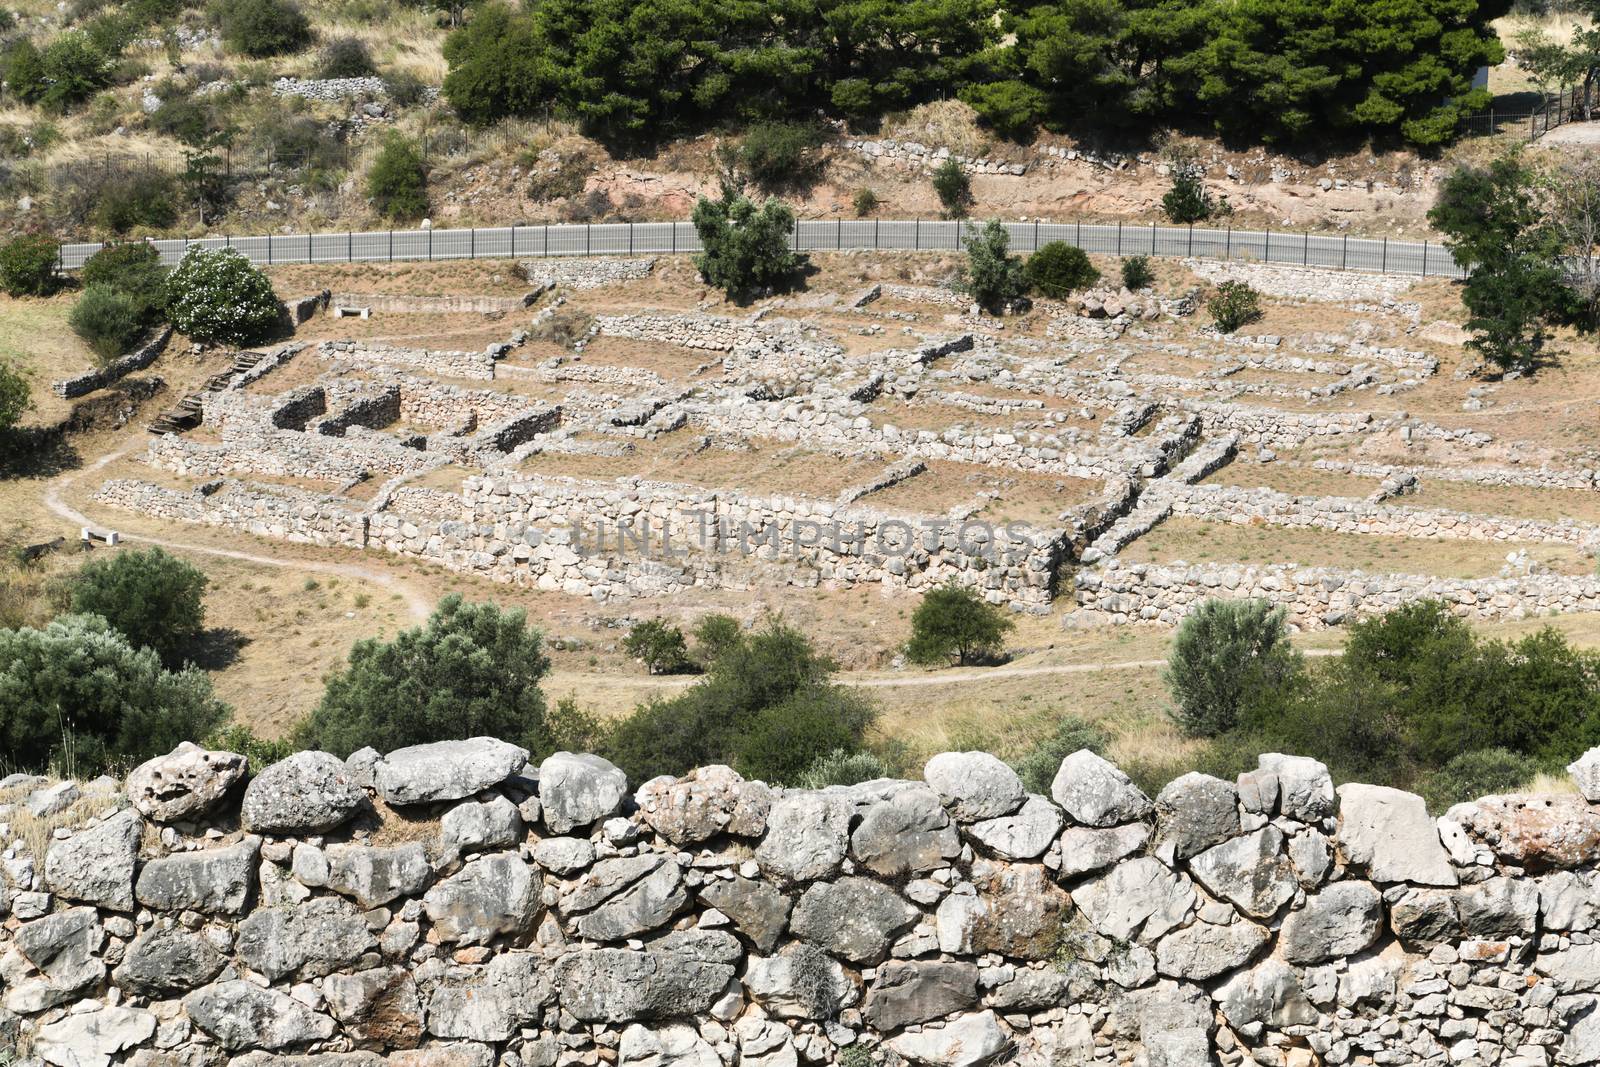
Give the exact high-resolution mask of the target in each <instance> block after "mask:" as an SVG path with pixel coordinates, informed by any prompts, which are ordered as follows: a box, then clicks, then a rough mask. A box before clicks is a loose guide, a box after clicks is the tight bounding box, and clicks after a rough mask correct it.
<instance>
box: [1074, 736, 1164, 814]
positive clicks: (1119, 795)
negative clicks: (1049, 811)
mask: <svg viewBox="0 0 1600 1067" xmlns="http://www.w3.org/2000/svg"><path fill="white" fill-rule="evenodd" d="M1050 795H1051V797H1053V798H1054V799H1055V802H1056V803H1057V804H1059V805H1061V807H1062V808H1063V809H1064V810H1065V811H1066V813H1067V815H1068V816H1069V817H1070V818H1071V819H1072V820H1073V821H1074V822H1077V823H1080V824H1082V825H1084V826H1101V827H1104V826H1115V825H1117V824H1118V823H1125V822H1133V821H1134V820H1135V819H1142V818H1144V817H1145V816H1146V815H1148V814H1150V811H1151V804H1150V798H1149V797H1147V796H1145V795H1144V793H1142V792H1140V790H1139V787H1138V786H1136V785H1134V784H1133V782H1132V781H1130V780H1129V778H1128V776H1127V775H1126V774H1123V773H1122V771H1120V770H1118V769H1117V768H1116V767H1115V766H1113V765H1112V764H1110V763H1108V762H1106V761H1105V760H1103V759H1101V758H1100V757H1099V756H1097V755H1095V754H1094V753H1093V752H1090V751H1089V750H1088V749H1086V748H1081V749H1079V750H1078V751H1076V752H1074V753H1073V754H1072V755H1070V756H1068V757H1067V758H1066V759H1064V760H1062V761H1061V769H1060V770H1058V771H1057V772H1056V777H1055V781H1054V782H1052V783H1051V784H1050Z"/></svg>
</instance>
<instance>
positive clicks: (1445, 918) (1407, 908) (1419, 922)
mask: <svg viewBox="0 0 1600 1067" xmlns="http://www.w3.org/2000/svg"><path fill="white" fill-rule="evenodd" d="M1460 926H1461V920H1460V917H1459V916H1458V915H1457V914H1456V903H1455V896H1454V894H1452V893H1450V892H1448V891H1446V890H1443V889H1408V890H1406V892H1405V893H1404V894H1403V895H1402V896H1400V897H1399V898H1398V899H1396V900H1395V901H1394V902H1393V903H1392V904H1390V905H1389V928H1390V929H1391V930H1393V931H1394V936H1395V937H1397V938H1399V939H1400V943H1401V944H1402V945H1404V946H1405V947H1406V948H1408V949H1411V950H1413V951H1418V950H1428V949H1431V948H1433V947H1434V946H1435V945H1440V944H1443V943H1445V942H1447V941H1452V940H1454V939H1455V937H1456V935H1457V934H1458V933H1459V931H1460Z"/></svg>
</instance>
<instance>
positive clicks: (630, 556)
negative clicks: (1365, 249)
mask: <svg viewBox="0 0 1600 1067" xmlns="http://www.w3.org/2000/svg"><path fill="white" fill-rule="evenodd" d="M674 262H675V261H673V260H667V259H663V260H661V261H659V262H658V261H655V260H651V259H624V258H597V259H554V260H534V261H528V262H526V263H523V264H522V271H523V276H524V277H526V278H527V281H528V285H529V286H530V288H529V290H528V291H527V292H526V293H525V294H524V295H522V296H520V297H471V296H454V297H452V296H434V297H427V296H405V295H399V294H394V293H382V292H371V293H362V292H340V293H324V294H322V296H321V297H320V298H312V299H310V300H307V301H301V302H299V303H298V304H297V310H296V314H297V315H298V316H303V317H305V318H306V321H305V322H303V323H302V324H301V326H300V329H299V331H298V332H297V334H296V336H295V337H294V338H293V339H292V340H290V341H288V342H285V343H283V344H280V345H277V346H275V347H272V348H269V349H265V350H263V351H261V352H254V353H243V354H240V356H239V357H238V360H237V361H236V362H235V364H234V368H235V369H234V370H233V371H232V372H229V373H224V374H221V375H218V376H217V377H216V378H214V379H213V380H212V382H211V383H210V387H209V388H208V391H206V392H204V393H203V394H197V395H196V396H194V397H190V398H187V399H186V400H185V402H184V404H183V405H180V407H179V408H176V409H174V410H173V411H172V412H170V413H169V417H166V418H163V419H162V420H159V421H158V422H157V423H156V424H155V425H154V426H153V427H152V429H153V431H154V436H152V438H151V439H150V441H149V443H148V447H147V448H145V449H144V450H143V452H142V454H141V455H139V456H138V458H137V462H130V463H125V464H122V465H121V466H119V467H117V468H115V469H114V470H113V471H111V472H108V473H109V474H110V476H109V477H107V478H105V479H104V480H103V482H102V483H101V484H100V485H99V486H98V491H97V492H96V494H95V496H94V503H96V504H97V505H108V506H109V507H110V508H113V509H117V511H118V512H121V513H124V514H139V515H142V516H146V517H154V518H157V519H162V520H172V521H176V522H184V523H194V524H200V525H206V526H211V527H216V528H220V529H226V530H231V531H238V532H241V533H247V534H251V535H256V536H260V537H265V538H270V539H280V540H287V541H293V542H299V543H305V544H311V545H319V546H336V547H339V548H344V549H354V550H370V551H373V552H382V553H389V554H393V555H395V556H402V557H407V558H410V559H415V560H418V561H421V562H424V563H428V564H434V565H438V566H441V567H444V568H448V569H449V570H451V571H454V572H457V573H460V574H465V575H474V576H479V577H483V578H487V579H491V580H493V581H496V582H505V583H518V584H523V585H527V586H529V587H533V588H537V589H542V590H551V591H559V592H563V593H567V594H571V595H572V596H575V597H583V598H588V599H590V600H592V601H595V602H599V603H602V604H628V603H630V602H634V601H639V602H641V603H644V604H648V602H649V601H650V600H651V599H652V598H661V597H665V596H672V595H677V594H680V593H683V592H685V591H688V590H693V589H697V588H699V589H730V590H748V589H757V588H763V587H780V588H781V587H790V588H802V589H804V588H816V587H822V588H849V587H854V586H872V587H875V588H881V589H883V590H885V591H887V592H892V591H901V590H906V591H911V592H913V593H917V592H924V591H926V590H928V589H929V588H932V587H934V586H937V585H939V584H942V583H945V582H951V581H954V582H957V583H960V584H963V585H966V586H969V587H972V588H975V589H977V590H980V591H981V592H982V594H983V596H984V597H985V598H986V599H987V600H989V601H990V602H991V603H994V604H997V605H1005V606H1007V607H1009V608H1011V609H1012V610H1015V611H1019V612H1033V613H1039V614H1045V613H1049V612H1051V611H1053V610H1054V611H1060V613H1061V614H1062V615H1063V616H1064V618H1065V620H1066V621H1067V623H1068V624H1069V625H1088V624H1099V623H1128V622H1154V623H1164V624H1171V623H1174V622H1176V621H1177V620H1178V619H1179V618H1181V617H1182V615H1183V614H1184V613H1185V612H1186V611H1187V610H1188V609H1189V608H1190V607H1191V606H1192V605H1194V604H1196V603H1199V602H1200V601H1202V600H1204V599H1206V598H1208V597H1215V596H1232V597H1258V598H1264V599H1267V600H1270V601H1272V602H1274V603H1276V604H1280V605H1282V606H1283V607H1284V608H1285V609H1286V611H1287V612H1288V614H1289V616H1290V618H1291V621H1292V623H1293V624H1294V625H1295V626H1297V627H1300V628H1303V629H1304V628H1319V627H1325V626H1330V625H1337V624H1339V623H1342V622H1344V621H1347V620H1349V619H1352V618H1356V617H1359V616H1363V615H1370V614H1375V613H1381V612H1383V611H1386V610H1388V609H1390V608H1392V607H1394V606H1395V605H1397V604H1399V603H1402V602H1404V601H1407V600H1410V599H1415V598H1417V597H1430V598H1437V599H1441V600H1443V601H1445V602H1447V603H1448V604H1450V605H1451V606H1452V609H1453V610H1455V611H1457V612H1458V613H1460V614H1462V615H1463V616H1467V617H1470V618H1475V619H1483V620H1495V619H1515V618H1521V617H1525V616H1533V615H1547V614H1552V613H1557V612H1563V613H1565V612H1582V611H1594V610H1597V609H1600V579H1597V578H1596V577H1595V574H1594V561H1593V555H1594V549H1595V546H1596V544H1597V543H1600V510H1597V509H1595V508H1594V507H1593V506H1592V503H1591V499H1592V498H1593V496H1594V490H1595V488H1596V485H1595V478H1596V471H1595V467H1596V464H1595V461H1594V459H1593V457H1592V456H1586V455H1585V454H1583V453H1581V452H1578V451H1574V450H1573V449H1571V448H1568V447H1564V446H1562V445H1561V444H1559V443H1552V442H1551V441H1548V440H1544V439H1520V438H1519V436H1518V431H1517V430H1516V429H1515V428H1513V429H1512V431H1511V432H1509V433H1508V432H1506V431H1505V430H1503V429H1501V427H1504V426H1507V425H1510V424H1508V423H1507V422H1506V420H1505V419H1503V418H1490V416H1491V415H1498V414H1499V413H1498V412H1495V411H1494V410H1493V405H1494V403H1495V401H1494V399H1493V392H1494V387H1493V386H1487V387H1477V388H1474V389H1473V390H1472V391H1471V395H1470V397H1469V399H1468V400H1467V401H1466V403H1465V404H1462V405H1458V410H1456V411H1454V412H1451V413H1450V417H1449V418H1442V417H1440V416H1439V415H1438V414H1437V412H1436V411H1434V410H1430V411H1429V414H1428V416H1427V417H1424V416H1421V415H1417V414H1413V413H1411V412H1409V411H1408V410H1407V409H1406V403H1407V401H1408V398H1412V397H1415V396H1418V395H1420V394H1421V392H1422V391H1425V390H1428V389H1434V388H1439V387H1440V385H1441V379H1443V378H1445V377H1446V376H1449V375H1452V374H1453V375H1455V380H1461V379H1462V378H1463V376H1464V373H1465V372H1464V371H1463V370H1461V369H1460V367H1461V366H1462V365H1463V360H1464V358H1465V357H1464V353H1463V350H1462V348H1461V341H1462V339H1463V334H1462V331H1461V330H1460V329H1459V327H1457V326H1455V325H1453V324H1451V323H1449V322H1446V321H1441V320H1437V319H1430V318H1429V316H1425V315H1424V313H1423V304H1422V302H1420V301H1419V300H1414V299H1411V298H1410V293H1409V292H1408V290H1409V289H1411V288H1412V287H1413V286H1415V285H1417V284H1420V283H1419V282H1418V280H1417V279H1413V278H1407V277H1401V276H1395V275H1367V274H1360V273H1355V272H1340V271H1327V270H1314V269H1313V270H1302V269H1296V268H1290V267H1283V266H1264V265H1259V264H1252V263H1244V262H1233V263H1220V262H1210V261H1201V260H1190V261H1183V262H1182V263H1181V264H1180V263H1172V264H1170V265H1169V266H1170V268H1171V270H1170V272H1169V277H1168V278H1167V279H1166V281H1165V282H1164V283H1163V284H1162V285H1161V286H1158V287H1157V289H1153V290H1149V289H1147V290H1144V291H1142V292H1139V293H1130V292H1128V291H1126V290H1118V289H1116V288H1115V287H1102V288H1099V289H1095V290H1092V291H1090V292H1088V293H1086V294H1082V295H1080V296H1079V297H1075V298H1073V299H1072V300H1070V301H1065V302H1059V301H1049V300H1040V301H1039V302H1038V303H1037V304H1036V305H1035V306H1034V308H1033V309H1032V311H1031V312H1030V313H1029V314H1028V315H1027V316H1026V317H1025V318H1023V319H1014V318H1002V319H996V318H994V317H991V316H987V315H979V314H977V313H976V312H975V310H974V309H972V308H971V307H969V306H968V300H967V298H966V297H964V296H962V295H961V294H960V293H958V292H956V291H954V290H953V289H952V288H950V287H948V286H946V285H941V284H938V283H937V280H936V279H931V278H927V277H924V276H923V275H924V274H925V273H926V272H921V273H919V271H918V270H917V269H915V268H912V269H902V270H901V272H900V274H899V275H897V276H895V277H894V278H891V277H889V276H888V273H887V272H880V274H881V275H882V276H881V277H880V279H879V280H872V281H869V282H868V283H866V284H863V285H861V286H860V287H857V288H849V287H846V286H843V285H837V284H836V285H833V286H832V287H829V286H827V285H818V286H814V287H812V288H811V289H809V290H807V291H805V292H803V293H800V294H798V295H792V296H789V297H785V298H778V299H770V300H765V301H761V302H760V303H759V305H758V306H756V307H755V308H753V309H749V310H741V309H738V308H736V307H733V306H731V305H721V306H716V307H713V306H712V304H711V302H710V301H708V300H707V299H705V296H704V293H703V291H702V290H698V289H696V290H693V291H692V295H686V293H685V291H684V287H683V286H679V287H678V288H673V287H671V286H668V285H666V284H664V283H663V282H662V281H661V274H662V268H663V265H665V264H672V263H674ZM913 262H914V260H913ZM677 265H678V266H682V264H681V263H678V264H677ZM861 276H862V277H867V275H866V274H863V275H861ZM1228 279H1236V280H1242V281H1246V282H1248V283H1250V284H1251V285H1253V286H1254V287H1255V288H1256V289H1257V290H1259V291H1260V292H1261V293H1262V294H1263V296H1264V298H1265V299H1266V300H1267V301H1268V302H1269V305H1270V306H1273V307H1277V308H1279V309H1284V310H1285V311H1286V312H1288V313H1291V314H1286V316H1285V321H1291V322H1293V323H1295V324H1300V323H1308V324H1311V325H1306V326H1300V327H1299V328H1298V329H1296V330H1295V331H1294V332H1289V331H1288V330H1283V329H1280V330H1279V331H1278V332H1267V331H1266V329H1265V328H1263V327H1261V326H1259V325H1258V326H1254V327H1246V328H1245V329H1243V330H1241V331H1239V332H1236V333H1233V334H1222V333H1219V332H1217V330H1215V329H1214V328H1213V327H1212V326H1211V325H1210V323H1209V322H1208V321H1207V319H1206V316H1205V314H1204V309H1203V308H1202V307H1198V306H1197V304H1198V303H1199V301H1198V299H1197V295H1198V294H1199V293H1200V292H1201V289H1202V287H1203V286H1206V285H1213V284H1215V283H1217V282H1220V281H1224V280H1228ZM1431 284H1435V285H1444V284H1447V283H1439V282H1434V283H1431ZM338 312H348V313H349V314H348V315H340V314H336V313H338ZM413 337H414V338H417V340H416V341H415V342H414V343H413V341H412V340H411V338H413ZM1489 490H1493V491H1495V492H1496V493H1499V494H1501V495H1502V496H1503V497H1504V502H1501V500H1499V499H1494V500H1487V501H1486V499H1485V494H1486V493H1487V492H1488V491H1489ZM1502 509H1503V510H1502ZM114 513H115V512H109V511H108V512H107V513H106V514H114ZM1258 538H1259V539H1261V544H1257V543H1256V540H1255V539H1258ZM1274 538H1281V539H1286V540H1283V541H1282V542H1281V543H1282V544H1283V545H1285V546H1289V547H1285V548H1284V549H1283V550H1282V551H1274V550H1271V546H1273V545H1275V544H1278V543H1280V542H1277V541H1274ZM1310 539H1315V541H1314V542H1313V541H1312V540H1310ZM1307 544H1309V545H1312V546H1313V547H1308V548H1304V550H1303V552H1302V550H1301V548H1299V547H1295V546H1301V545H1307ZM1302 554H1303V555H1305V557H1306V558H1305V560H1304V562H1299V563H1297V562H1285V561H1286V560H1294V559H1296V558H1298V556H1300V555H1302ZM645 610H648V608H646V609H645Z"/></svg>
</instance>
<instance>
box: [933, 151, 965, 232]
mask: <svg viewBox="0 0 1600 1067" xmlns="http://www.w3.org/2000/svg"><path fill="white" fill-rule="evenodd" d="M933 192H934V195H935V196H937V197H938V198H939V204H940V206H942V207H943V208H944V213H945V217H946V218H951V219H964V218H966V217H967V212H968V211H970V210H971V209H972V204H973V200H972V179H971V178H969V177H967V172H966V171H964V170H962V169H961V164H959V163H957V162H956V161H955V160H953V159H946V160H945V161H944V162H943V163H941V164H939V165H938V166H937V167H935V168H934V171H933Z"/></svg>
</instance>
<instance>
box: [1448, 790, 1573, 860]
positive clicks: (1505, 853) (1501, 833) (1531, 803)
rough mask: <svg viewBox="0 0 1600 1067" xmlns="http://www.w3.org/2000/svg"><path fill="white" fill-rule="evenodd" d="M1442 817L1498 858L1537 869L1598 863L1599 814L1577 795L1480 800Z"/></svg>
mask: <svg viewBox="0 0 1600 1067" xmlns="http://www.w3.org/2000/svg"><path fill="white" fill-rule="evenodd" d="M1446 818H1448V819H1450V820H1451V821H1453V822H1456V823H1458V824H1460V825H1461V826H1462V827H1463V828H1465V829H1466V830H1467V831H1469V832H1470V833H1471V834H1473V835H1474V836H1476V837H1478V838H1480V839H1481V840H1482V841H1483V842H1484V843H1485V844H1487V845H1488V846H1489V847H1490V848H1491V849H1493V850H1494V852H1495V854H1496V855H1497V856H1499V857H1500V858H1502V859H1504V860H1506V861H1508V862H1510V863H1515V864H1518V865H1521V866H1524V867H1527V868H1529V869H1530V870H1533V871H1543V870H1551V869H1560V868H1572V867H1581V866H1584V865H1587V864H1592V863H1594V862H1596V860H1600V812H1597V811H1595V810H1594V809H1592V808H1590V807H1589V805H1588V803H1587V802H1586V801H1585V800H1584V798H1583V797H1580V796H1575V795H1572V794H1558V795H1553V796H1503V797H1484V798H1482V799H1480V800H1477V801H1474V802H1472V803H1470V804H1457V805H1456V806H1455V807H1453V808H1451V809H1450V810H1449V811H1448V812H1447V813H1446Z"/></svg>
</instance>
